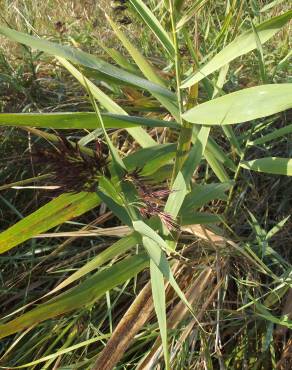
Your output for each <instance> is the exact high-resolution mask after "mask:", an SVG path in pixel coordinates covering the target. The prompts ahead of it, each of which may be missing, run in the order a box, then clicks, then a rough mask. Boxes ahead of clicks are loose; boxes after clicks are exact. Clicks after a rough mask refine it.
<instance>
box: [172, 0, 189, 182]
mask: <svg viewBox="0 0 292 370" xmlns="http://www.w3.org/2000/svg"><path fill="white" fill-rule="evenodd" d="M169 12H170V19H171V27H172V37H173V43H174V50H175V58H174V62H175V75H176V93H177V103H178V109H179V123H180V124H181V126H182V127H181V132H180V135H179V138H178V143H177V154H176V157H175V162H174V167H173V173H172V179H171V183H173V182H174V180H175V178H176V176H177V174H178V172H179V171H180V169H181V168H182V165H183V163H184V161H185V159H186V157H187V154H188V152H189V149H190V146H191V139H192V129H191V126H190V125H189V124H188V123H187V122H184V121H183V119H182V108H183V101H182V94H181V89H180V85H181V79H180V72H181V66H180V54H179V46H178V39H177V32H176V25H175V12H174V4H173V0H169Z"/></svg>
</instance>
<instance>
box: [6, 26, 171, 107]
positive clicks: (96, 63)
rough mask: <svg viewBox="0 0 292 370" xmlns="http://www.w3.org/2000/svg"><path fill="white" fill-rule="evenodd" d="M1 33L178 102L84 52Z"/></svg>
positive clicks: (12, 32)
mask: <svg viewBox="0 0 292 370" xmlns="http://www.w3.org/2000/svg"><path fill="white" fill-rule="evenodd" d="M0 33H1V34H2V35H4V36H6V37H8V38H9V39H10V40H13V41H17V42H19V43H21V44H24V45H27V46H30V47H32V48H34V49H38V50H41V51H44V52H46V53H48V54H51V55H55V56H58V57H61V58H65V59H68V60H70V61H71V62H72V63H76V64H81V65H84V66H86V67H88V68H92V69H96V70H97V71H99V72H100V73H102V74H103V75H105V76H109V77H111V78H114V79H116V80H117V81H123V82H126V83H128V84H131V85H134V86H138V87H140V88H143V89H146V90H148V91H150V92H152V93H153V92H154V93H157V94H159V95H162V96H165V97H166V98H168V99H171V100H173V101H176V97H175V94H173V93H172V92H171V91H169V90H167V89H165V88H164V87H162V86H159V85H157V84H155V83H153V82H150V81H148V80H145V79H143V78H141V77H138V76H137V75H134V74H132V73H129V72H127V71H125V70H123V69H121V68H118V67H115V66H113V65H111V64H109V63H107V62H105V61H103V60H101V59H98V58H97V57H96V56H93V55H91V54H88V53H85V52H84V51H82V50H79V49H76V48H72V47H70V46H65V45H60V44H57V43H54V42H51V41H47V40H45V39H41V38H38V37H33V36H30V35H27V34H25V33H22V32H18V31H15V30H13V29H11V28H8V27H4V26H0Z"/></svg>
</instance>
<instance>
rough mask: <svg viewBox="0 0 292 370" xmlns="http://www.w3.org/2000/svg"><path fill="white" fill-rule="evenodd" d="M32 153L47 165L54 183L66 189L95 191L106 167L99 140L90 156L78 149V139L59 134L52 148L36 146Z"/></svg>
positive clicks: (38, 160)
mask: <svg viewBox="0 0 292 370" xmlns="http://www.w3.org/2000/svg"><path fill="white" fill-rule="evenodd" d="M34 157H35V158H36V161H37V162H38V163H41V164H45V165H48V167H49V170H50V172H51V174H52V176H53V180H54V182H55V184H56V185H57V186H60V190H61V191H62V192H66V193H78V192H81V191H87V192H94V191H95V190H96V187H97V184H98V180H99V177H100V176H101V175H105V174H107V171H108V170H107V157H106V156H105V155H104V154H103V153H102V150H101V145H100V143H98V144H97V147H96V151H95V152H94V153H93V155H92V156H91V155H89V154H87V153H86V152H84V151H81V149H80V147H79V145H78V144H77V143H76V144H74V143H71V142H70V141H68V140H67V139H66V138H65V137H62V136H59V141H58V143H57V144H56V145H55V148H54V150H48V149H44V150H37V151H35V152H34Z"/></svg>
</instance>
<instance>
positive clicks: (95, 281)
mask: <svg viewBox="0 0 292 370" xmlns="http://www.w3.org/2000/svg"><path fill="white" fill-rule="evenodd" d="M148 264H149V258H148V256H146V255H135V256H133V257H130V258H126V259H124V260H123V261H121V262H119V263H117V264H115V265H113V266H111V267H109V268H108V269H105V270H102V271H99V272H97V273H95V274H94V275H93V276H92V277H90V278H89V279H87V280H86V281H84V282H83V283H82V284H80V285H78V286H77V287H75V288H72V289H70V290H69V291H68V292H66V293H64V294H61V295H59V296H57V297H56V298H54V299H52V300H50V301H48V302H46V303H43V304H41V305H39V306H38V307H36V308H34V309H32V310H31V311H29V312H27V313H25V314H23V315H21V316H19V317H17V318H16V319H14V320H11V321H9V322H7V323H5V324H2V325H0V338H4V337H7V336H8V335H11V334H13V333H16V332H19V331H21V330H23V329H25V328H28V327H30V326H32V325H35V324H37V323H39V322H42V321H44V320H47V319H50V318H52V317H56V316H58V315H61V314H64V313H66V312H70V311H73V310H76V309H78V308H80V307H84V306H86V305H89V304H93V303H94V302H96V301H97V299H99V298H100V297H102V296H103V295H104V294H105V293H106V292H107V291H109V290H110V289H112V288H114V287H116V286H117V285H119V284H122V283H123V282H124V281H126V280H128V279H131V278H132V277H134V276H136V275H137V274H138V273H139V272H140V271H141V270H143V269H144V268H146V267H147V266H148Z"/></svg>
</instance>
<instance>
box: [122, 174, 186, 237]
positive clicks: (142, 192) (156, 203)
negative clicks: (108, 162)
mask: <svg viewBox="0 0 292 370" xmlns="http://www.w3.org/2000/svg"><path fill="white" fill-rule="evenodd" d="M124 180H126V181H130V182H132V184H133V185H134V186H135V187H136V189H137V192H138V194H139V197H140V200H141V201H142V203H143V206H142V207H139V210H140V213H141V215H142V217H144V218H150V217H154V216H157V217H159V218H160V219H161V221H162V222H163V223H164V225H165V226H166V227H167V228H168V229H175V230H178V229H179V226H178V224H177V223H176V222H175V220H174V219H173V218H172V216H171V215H170V214H168V213H167V212H164V211H163V207H164V205H165V198H166V197H168V196H169V194H170V193H171V192H172V191H171V190H169V189H158V190H152V188H151V185H150V184H149V181H150V179H147V178H145V177H143V176H142V175H141V171H140V170H138V169H136V170H134V171H132V172H131V173H128V174H126V175H125V177H124Z"/></svg>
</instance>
